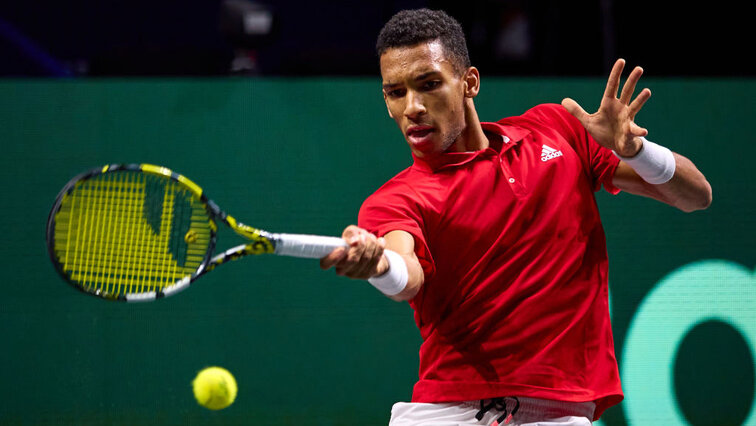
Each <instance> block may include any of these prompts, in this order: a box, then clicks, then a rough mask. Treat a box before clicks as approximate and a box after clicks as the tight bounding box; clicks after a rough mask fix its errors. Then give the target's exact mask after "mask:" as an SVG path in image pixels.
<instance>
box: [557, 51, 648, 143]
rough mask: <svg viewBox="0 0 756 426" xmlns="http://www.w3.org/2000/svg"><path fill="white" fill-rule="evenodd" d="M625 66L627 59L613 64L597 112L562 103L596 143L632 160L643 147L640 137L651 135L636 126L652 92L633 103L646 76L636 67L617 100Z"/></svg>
mask: <svg viewBox="0 0 756 426" xmlns="http://www.w3.org/2000/svg"><path fill="white" fill-rule="evenodd" d="M624 67H625V60H624V59H618V60H617V62H615V63H614V67H612V71H611V73H610V74H609V80H608V81H607V83H606V90H605V91H604V97H603V98H602V99H601V105H600V106H599V109H598V111H596V112H595V113H593V114H588V113H587V112H585V110H584V109H583V108H582V107H581V106H580V105H578V103H577V102H575V101H574V100H572V99H570V98H565V99H564V100H562V106H564V107H565V108H566V109H567V111H568V112H569V113H570V114H572V115H573V116H575V118H577V119H578V120H580V123H582V124H583V127H585V129H586V130H587V131H588V133H590V134H591V136H593V139H595V140H596V142H598V143H599V144H601V145H602V146H604V147H606V148H609V149H612V150H614V151H615V152H616V153H617V154H619V155H620V156H623V157H632V156H634V155H635V154H637V153H638V151H640V149H641V146H642V145H643V141H642V140H641V139H640V138H641V137H644V136H646V135H647V134H648V130H646V129H644V128H642V127H640V126H638V125H637V124H635V116H636V115H637V114H638V112H639V111H640V109H641V108H642V107H643V104H645V103H646V101H647V100H648V98H650V97H651V91H650V90H649V89H643V90H642V91H641V92H640V93H639V94H638V96H637V97H636V98H635V100H632V97H633V92H634V91H635V85H636V84H637V83H638V80H639V79H640V77H641V75H642V74H643V68H641V67H635V69H633V71H632V72H631V73H630V76H629V77H627V81H626V82H625V85H624V87H623V88H622V93H621V94H620V96H619V97H617V92H618V91H619V86H620V77H621V76H622V69H623V68H624ZM631 100H632V102H631Z"/></svg>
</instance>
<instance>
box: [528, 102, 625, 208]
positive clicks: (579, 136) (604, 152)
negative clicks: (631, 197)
mask: <svg viewBox="0 0 756 426" xmlns="http://www.w3.org/2000/svg"><path fill="white" fill-rule="evenodd" d="M526 114H534V115H536V116H538V119H539V121H542V122H544V124H547V125H549V126H551V127H552V128H554V129H555V130H557V131H558V132H559V133H560V134H562V135H563V136H564V137H565V138H566V140H567V142H568V143H569V144H570V145H571V146H572V148H573V149H574V150H575V152H576V153H577V154H578V156H580V159H581V161H582V162H583V166H584V168H585V169H586V171H587V172H588V174H589V176H590V177H591V179H592V186H593V190H594V191H598V190H599V189H601V185H604V189H605V190H606V191H607V192H609V193H611V194H618V193H619V192H620V189H619V188H617V187H616V186H614V184H612V179H613V178H614V173H615V171H616V170H617V166H618V165H619V163H620V160H619V158H617V157H616V156H615V155H614V153H612V150H610V149H608V148H604V147H603V146H601V145H599V143H598V142H596V141H595V140H594V139H593V137H592V136H591V135H590V134H589V133H588V131H587V130H585V127H583V125H582V124H581V123H580V121H579V120H578V119H577V118H575V117H574V116H573V115H572V114H570V113H569V112H568V111H567V110H566V109H565V108H564V107H563V106H561V105H557V104H545V105H539V106H537V107H534V108H533V109H531V110H530V111H528V112H527V113H526Z"/></svg>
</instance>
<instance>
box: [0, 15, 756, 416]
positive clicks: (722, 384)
mask: <svg viewBox="0 0 756 426" xmlns="http://www.w3.org/2000/svg"><path fill="white" fill-rule="evenodd" d="M415 7H430V8H442V9H445V10H447V11H448V12H449V13H450V14H452V15H453V16H455V17H456V18H457V19H458V20H459V21H460V22H461V23H462V25H463V28H464V30H465V31H466V33H467V37H468V41H469V46H470V53H471V58H472V61H473V63H474V64H475V65H476V66H478V67H479V68H480V70H481V74H482V82H483V86H482V87H483V89H482V91H481V93H480V95H479V96H478V97H477V98H476V106H477V109H478V112H479V115H480V117H481V119H482V120H484V121H494V120H498V119H500V118H502V117H506V116H511V115H519V114H521V113H523V112H524V111H525V110H527V109H528V108H530V107H532V106H534V105H536V104H539V103H546V102H556V103H558V102H559V101H560V100H561V99H562V98H564V97H567V96H569V97H572V98H574V99H576V100H577V101H578V102H579V103H580V104H581V105H583V106H584V108H585V109H586V110H589V111H590V110H595V109H596V108H597V107H598V103H599V101H600V96H601V94H602V93H603V90H604V86H605V84H606V76H607V74H608V71H609V68H610V67H611V65H612V63H613V62H614V59H615V58H617V57H624V58H626V59H627V60H628V64H629V65H630V66H634V65H642V66H643V67H644V68H645V71H646V72H645V75H644V77H643V79H642V80H641V83H640V84H641V85H642V86H643V87H649V88H650V89H651V90H652V92H653V96H652V98H651V99H650V100H649V102H648V103H647V104H646V105H645V106H644V108H643V111H642V112H641V114H639V116H638V122H639V123H641V124H642V125H643V126H644V127H647V128H648V129H649V130H650V135H649V138H650V139H651V140H655V141H657V142H660V143H662V144H663V145H665V146H668V147H670V148H671V149H673V150H675V151H677V152H679V153H681V154H683V155H685V156H687V157H689V158H691V159H693V161H694V162H695V163H696V165H697V166H698V167H699V168H700V170H702V171H703V173H704V174H705V175H706V176H707V178H708V180H709V181H710V182H711V184H712V187H713V190H714V202H713V204H712V206H711V207H710V208H709V209H707V210H706V211H703V212H696V213H692V214H685V213H682V212H679V211H676V210H674V209H672V208H669V207H667V206H664V205H661V204H660V203H657V202H653V201H650V200H647V199H641V198H639V197H634V196H631V195H627V194H619V195H617V196H610V195H608V194H606V193H604V192H599V193H598V195H597V202H598V203H599V208H600V210H601V215H602V221H603V224H604V228H605V230H606V234H607V244H608V251H609V259H610V309H611V314H612V325H613V329H614V338H615V349H616V353H617V359H618V362H619V365H620V371H621V374H622V381H623V388H624V391H625V400H624V401H623V402H622V403H621V404H620V405H618V406H615V407H613V408H611V409H609V410H608V411H607V412H606V413H605V415H604V416H603V417H602V419H601V422H600V423H599V425H600V426H621V425H664V426H670V425H717V426H728V425H747V426H756V397H755V395H756V373H755V372H754V371H755V368H754V365H755V364H754V360H755V359H756V358H755V354H756V279H754V265H756V245H755V244H754V240H755V238H754V237H755V236H756V197H755V196H754V193H756V191H754V189H755V188H754V182H756V167H754V166H753V163H754V159H756V140H755V138H754V136H753V130H752V128H751V126H750V123H751V122H752V121H753V119H754V112H756V79H754V67H753V65H752V63H751V59H750V56H751V53H749V52H752V50H753V44H754V43H753V41H754V40H753V35H752V33H753V31H752V30H751V26H752V25H753V24H752V22H750V21H751V20H752V18H751V17H750V15H749V14H748V13H746V12H745V10H744V6H740V3H738V4H736V3H735V2H725V3H717V4H713V3H707V4H701V3H698V4H694V3H692V2H679V3H678V2H658V1H655V2H652V1H650V0H636V1H633V2H626V1H613V0H598V1H585V2H564V1H557V0H544V1H517V0H511V1H466V2H452V1H387V2H351V1H331V2H325V1H308V2H305V1H293V0H280V1H254V2H253V1H248V0H225V1H220V0H194V1H176V0H161V1H154V0H152V1H147V0H129V1H125V0H110V1H94V0H69V1H65V2H63V1H52V0H37V1H26V2H21V1H3V2H0V143H1V144H2V145H1V146H2V151H0V152H1V154H0V185H1V186H0V188H2V195H3V200H4V201H3V203H4V204H3V205H4V206H5V208H4V209H0V235H2V236H3V239H2V242H3V244H0V268H1V270H3V271H4V274H3V276H2V278H0V290H1V291H2V295H3V297H0V324H1V325H0V383H2V384H3V386H0V401H2V403H0V425H135V424H144V425H195V424H196V425H200V424H201V425H266V426H267V425H301V424H308V425H323V426H332V425H345V426H346V425H354V424H360V425H385V424H386V423H387V422H388V418H389V415H390V407H391V405H392V404H393V403H394V402H396V401H402V400H408V399H409V398H410V397H411V389H412V385H413V384H414V382H415V380H416V379H417V362H418V361H417V353H418V347H419V344H420V337H419V335H418V332H417V329H416V327H415V325H414V321H413V313H412V311H411V309H410V308H409V306H408V305H407V304H398V303H394V302H392V301H390V300H388V299H387V298H385V297H383V296H382V295H380V294H379V293H378V292H377V291H376V290H375V289H373V288H372V287H371V286H369V285H367V284H365V283H362V282H355V281H351V280H347V279H345V278H342V277H338V276H337V275H335V273H333V271H328V272H323V271H321V270H320V269H319V268H318V265H317V262H315V261H307V260H301V259H289V258H280V257H266V258H262V257H261V258H251V259H244V260H241V261H239V262H234V263H232V264H230V265H228V266H224V267H223V268H218V269H217V270H216V271H213V273H212V274H208V275H207V276H205V277H203V278H202V279H201V280H199V281H198V282H197V283H196V284H193V285H192V287H191V288H190V289H189V290H187V291H186V292H184V293H182V294H180V295H177V296H175V297H171V298H168V299H165V300H160V301H158V302H155V303H150V304H141V305H132V304H130V305H125V304H118V303H112V302H107V301H103V300H99V299H96V298H94V297H90V296H87V295H83V294H81V293H79V292H77V291H75V290H74V289H73V288H71V287H70V286H68V285H66V284H65V282H63V281H62V280H61V279H60V277H58V275H57V274H56V272H55V270H54V268H53V267H52V266H51V264H50V261H49V259H48V255H47V251H46V246H45V225H46V220H47V215H48V212H49V210H50V207H51V206H52V203H53V201H54V199H55V197H56V195H57V193H58V191H59V190H60V188H61V187H62V186H63V185H64V184H65V183H66V182H67V181H68V180H69V179H70V178H71V177H72V176H74V175H76V174H78V173H80V172H81V171H83V170H87V169H89V168H92V167H98V166H102V165H104V164H110V163H131V162H134V163H152V164H160V165H164V166H166V167H169V168H172V169H174V170H176V171H177V172H179V173H182V174H185V175H186V176H188V177H190V178H191V179H193V180H194V181H196V182H197V183H198V184H199V185H201V186H202V187H203V189H204V190H205V192H206V193H207V194H208V195H209V196H210V197H211V198H212V199H214V200H215V201H216V202H217V203H218V204H219V205H220V206H221V207H222V208H224V209H225V210H227V211H228V212H229V214H232V215H234V216H235V217H237V218H239V219H240V220H242V221H244V222H246V223H249V224H251V225H254V226H258V227H260V228H263V229H267V230H269V231H272V232H299V233H315V234H324V235H339V234H340V233H341V231H342V229H343V228H344V226H346V225H348V224H350V223H354V222H355V221H356V217H357V212H358V209H359V207H360V205H361V203H362V201H363V200H364V199H365V198H366V197H367V196H368V195H369V194H370V193H372V192H373V191H374V190H375V189H376V188H378V187H379V186H380V185H381V184H383V183H384V182H385V181H386V180H387V179H389V178H390V177H391V176H393V175H395V174H396V173H398V172H399V171H401V170H402V169H403V168H405V167H407V166H409V165H410V164H411V158H410V156H409V152H408V150H407V148H406V143H405V142H404V140H403V138H402V137H401V135H400V133H399V132H397V130H396V126H395V124H394V123H393V121H392V120H391V119H390V118H389V117H388V116H387V114H386V108H385V105H384V102H383V99H382V97H381V92H380V77H379V72H378V71H379V70H378V58H377V57H376V55H375V53H374V43H375V38H376V36H377V33H378V31H379V30H380V28H381V26H382V25H383V23H384V22H385V21H386V20H388V19H389V18H390V17H391V16H392V15H393V14H394V13H395V12H396V11H398V10H400V9H403V8H415ZM238 243H239V240H238V239H236V238H235V236H233V235H229V233H225V234H223V233H222V234H221V236H220V238H219V246H220V247H222V248H226V247H228V246H231V245H236V244H238ZM210 365H220V366H223V367H225V368H227V369H229V370H230V371H231V372H232V373H233V374H234V375H235V376H236V379H237V382H238V383H239V395H238V397H237V400H236V402H235V403H234V404H233V405H232V406H231V407H229V408H227V409H225V410H222V411H219V412H211V411H209V410H206V409H204V408H202V407H199V406H198V405H197V404H196V403H195V401H194V399H193V396H192V393H191V380H192V379H193V377H194V375H195V374H196V373H197V371H199V370H200V369H202V368H203V367H206V366H210Z"/></svg>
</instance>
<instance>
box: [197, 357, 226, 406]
mask: <svg viewBox="0 0 756 426" xmlns="http://www.w3.org/2000/svg"><path fill="white" fill-rule="evenodd" d="M192 389H193V390H194V397H195V398H197V402H198V403H199V405H201V406H203V407H205V408H209V409H211V410H220V409H223V408H226V407H228V406H229V405H231V404H232V403H233V402H234V399H235V398H236V391H237V387H236V380H235V379H234V376H232V375H231V373H229V372H228V370H226V369H225V368H221V367H207V368H205V369H203V370H202V371H200V372H199V373H197V377H195V378H194V380H193V381H192Z"/></svg>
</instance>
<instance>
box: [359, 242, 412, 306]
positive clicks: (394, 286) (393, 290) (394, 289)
mask: <svg viewBox="0 0 756 426" xmlns="http://www.w3.org/2000/svg"><path fill="white" fill-rule="evenodd" d="M383 255H384V256H386V260H387V261H388V264H389V268H388V270H387V271H386V272H384V273H382V274H381V275H378V276H376V277H371V278H368V282H369V283H370V284H372V285H373V287H375V288H377V289H378V290H380V292H381V293H383V294H385V295H386V296H395V295H397V294H399V293H401V292H402V290H404V287H406V286H407V281H409V273H408V272H407V264H406V263H404V259H402V256H401V255H400V254H399V253H397V252H394V251H391V250H383Z"/></svg>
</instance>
